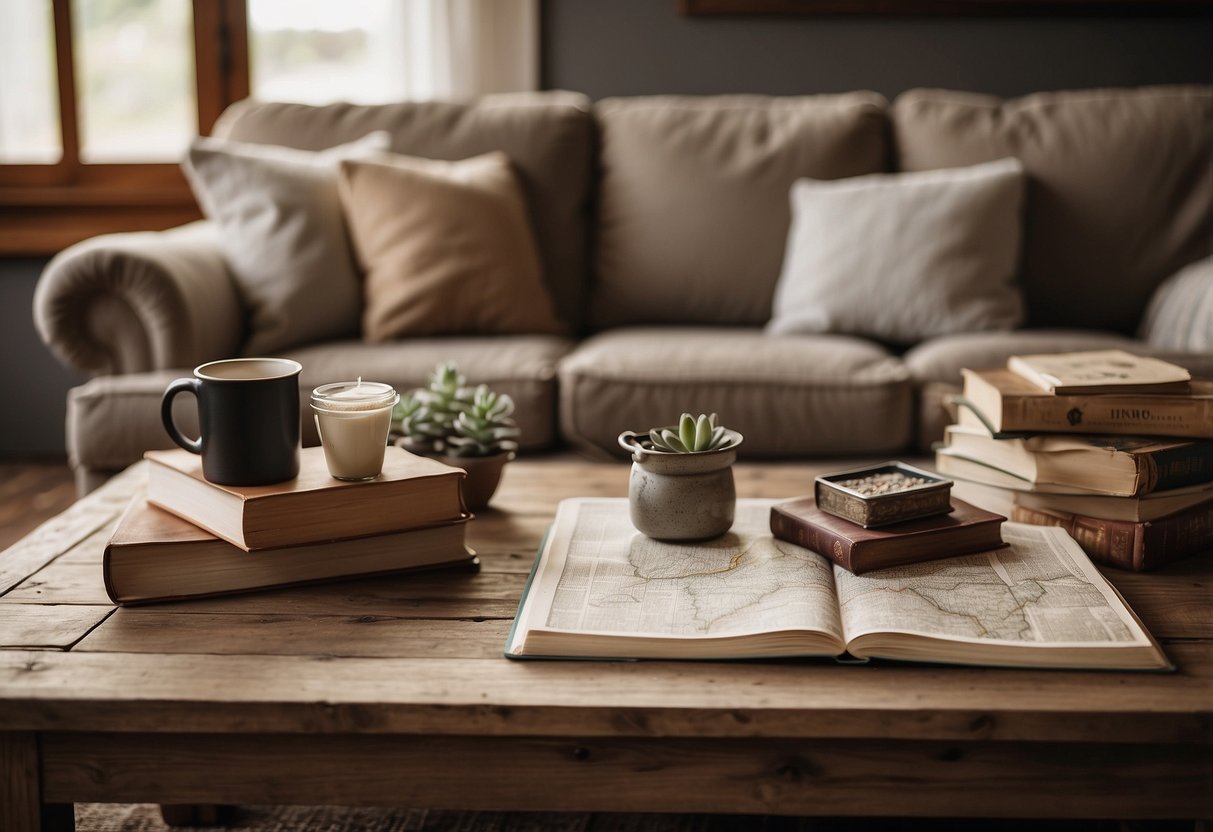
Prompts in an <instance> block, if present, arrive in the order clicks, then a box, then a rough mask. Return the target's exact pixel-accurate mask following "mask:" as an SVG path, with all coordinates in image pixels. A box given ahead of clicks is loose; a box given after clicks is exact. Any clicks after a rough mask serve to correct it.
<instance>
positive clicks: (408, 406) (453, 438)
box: [392, 363, 519, 457]
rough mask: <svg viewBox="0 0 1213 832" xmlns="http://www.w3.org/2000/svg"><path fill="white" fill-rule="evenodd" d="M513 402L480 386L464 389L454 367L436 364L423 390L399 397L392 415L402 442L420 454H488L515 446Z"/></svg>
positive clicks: (505, 396) (515, 427)
mask: <svg viewBox="0 0 1213 832" xmlns="http://www.w3.org/2000/svg"><path fill="white" fill-rule="evenodd" d="M513 412H514V402H513V400H512V399H511V398H510V397H509V396H507V395H504V394H497V393H494V392H493V391H492V390H489V388H488V387H486V386H485V385H483V384H482V385H480V386H479V387H476V388H474V389H473V388H471V387H468V386H467V381H466V379H465V378H464V377H463V375H462V374H461V373H460V372H459V369H458V368H457V367H456V366H455V365H454V364H451V363H447V364H440V365H439V366H437V367H435V368H434V371H433V372H432V373H430V376H429V382H428V384H427V386H425V387H418V388H417V389H415V390H410V391H409V392H408V393H404V394H403V395H401V397H400V402H399V403H398V404H397V405H396V409H395V410H394V411H393V412H392V419H393V422H394V423H395V424H397V425H399V432H400V433H401V434H403V436H404V444H405V446H406V447H408V448H409V449H410V450H413V451H417V452H420V453H430V452H433V453H444V454H450V455H451V456H462V457H472V456H492V455H493V454H496V453H499V452H501V451H512V450H514V449H515V448H517V447H518V443H517V442H516V441H515V439H516V438H517V436H518V433H519V431H518V425H517V424H516V423H515V422H514V420H513V419H512V418H511V414H512V413H513Z"/></svg>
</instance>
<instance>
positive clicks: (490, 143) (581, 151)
mask: <svg viewBox="0 0 1213 832" xmlns="http://www.w3.org/2000/svg"><path fill="white" fill-rule="evenodd" d="M589 110H590V102H589V99H588V98H586V97H585V96H583V95H580V94H577V93H567V92H543V93H516V94H502V95H490V96H485V97H484V98H482V99H479V100H478V101H476V102H474V103H469V104H454V103H449V102H438V101H427V102H405V103H398V104H376V105H366V104H330V105H326V106H323V107H314V106H310V105H306V104H287V103H268V102H257V101H251V100H248V101H242V102H239V103H237V104H234V105H232V106H231V107H229V108H228V110H227V111H226V112H225V113H224V114H223V116H222V117H221V118H220V119H219V122H218V123H217V124H216V125H215V131H214V133H215V135H217V136H223V137H227V138H232V139H238V140H240V141H245V142H261V143H266V144H279V145H285V146H287V147H297V148H302V149H305V150H318V149H321V148H326V147H330V146H332V145H336V144H341V143H343V142H348V141H351V140H353V139H357V138H359V137H361V136H364V135H366V134H367V133H370V132H372V131H374V130H386V131H387V132H388V134H389V135H390V136H391V150H393V151H395V152H396V153H403V154H407V155H411V156H423V157H426V158H430V159H442V160H446V161H455V160H458V159H466V158H468V157H470V156H479V155H481V154H484V153H489V152H491V151H494V150H498V151H502V152H504V153H505V154H506V155H507V156H508V157H509V159H510V162H511V163H512V165H513V169H514V171H515V172H516V173H517V174H518V179H519V182H520V184H521V186H522V190H523V194H524V197H525V199H526V206H527V212H528V214H529V219H530V223H531V227H532V228H533V229H534V232H535V240H536V243H537V244H538V246H539V255H540V259H541V260H542V261H543V276H544V280H545V281H546V283H547V284H548V288H549V289H550V291H551V294H552V298H553V301H554V303H555V305H556V312H557V314H558V315H559V316H560V318H561V320H563V321H564V322H566V323H567V324H569V325H571V326H573V327H578V326H579V325H580V323H581V313H582V310H583V309H584V307H585V301H586V290H587V285H588V276H587V274H588V268H589V260H588V253H587V247H586V246H587V242H586V241H587V236H588V224H589V222H588V209H589V193H590V175H591V171H592V153H593V150H592V144H593V125H592V121H591V118H590V113H589Z"/></svg>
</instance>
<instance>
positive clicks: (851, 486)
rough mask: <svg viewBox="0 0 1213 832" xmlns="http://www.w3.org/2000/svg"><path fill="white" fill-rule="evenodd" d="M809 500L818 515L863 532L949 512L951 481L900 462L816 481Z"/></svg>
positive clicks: (841, 472)
mask: <svg viewBox="0 0 1213 832" xmlns="http://www.w3.org/2000/svg"><path fill="white" fill-rule="evenodd" d="M813 496H814V497H815V498H816V500H817V506H818V508H820V509H821V510H822V511H825V512H829V513H830V514H833V515H835V516H836V517H841V518H843V519H844V520H850V521H851V522H852V523H857V524H858V525H860V526H863V527H864V528H865V529H870V528H875V527H877V526H888V525H891V524H893V523H901V522H903V521H906V520H914V519H916V518H919V517H931V516H932V515H936V514H947V513H948V512H949V511H951V510H952V501H951V498H952V481H951V480H949V479H945V478H943V477H941V476H939V475H938V474H932V473H931V472H929V471H923V470H922V469H920V468H915V467H914V466H912V465H906V464H905V463H904V462H885V463H883V464H881V465H871V466H867V467H864V468H855V469H852V470H849V471H838V472H836V473H833V474H823V475H822V476H820V477H818V478H817V480H816V482H815V483H814V486H813Z"/></svg>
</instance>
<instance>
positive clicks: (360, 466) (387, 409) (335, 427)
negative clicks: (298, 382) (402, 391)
mask: <svg viewBox="0 0 1213 832" xmlns="http://www.w3.org/2000/svg"><path fill="white" fill-rule="evenodd" d="M399 400H400V396H399V395H398V394H397V393H396V391H395V390H394V389H393V388H392V386H391V385H390V384H380V383H379V382H376V381H363V380H362V378H361V377H359V379H358V380H357V381H339V382H335V383H333V384H325V385H322V386H320V387H317V388H316V389H315V390H313V391H312V410H313V411H314V412H315V414H316V429H317V430H318V431H319V432H320V444H321V446H322V447H323V448H324V461H325V463H327V465H328V469H329V473H330V474H332V475H333V476H334V477H336V478H337V479H339V480H355V481H357V480H370V479H374V478H375V477H377V476H379V474H380V472H382V471H383V452H384V448H385V447H386V446H387V437H388V431H389V430H390V429H391V426H392V408H393V407H395V406H396V402H397V401H399Z"/></svg>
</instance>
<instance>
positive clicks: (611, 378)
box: [560, 328, 912, 458]
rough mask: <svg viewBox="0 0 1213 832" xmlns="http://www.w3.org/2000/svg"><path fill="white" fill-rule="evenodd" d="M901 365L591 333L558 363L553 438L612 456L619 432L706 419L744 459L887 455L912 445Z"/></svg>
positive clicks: (752, 339) (828, 339) (694, 331)
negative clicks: (685, 415) (728, 433)
mask: <svg viewBox="0 0 1213 832" xmlns="http://www.w3.org/2000/svg"><path fill="white" fill-rule="evenodd" d="M908 378H909V377H908V373H907V372H906V370H905V368H904V367H903V366H902V364H901V362H900V361H899V360H898V359H897V358H894V357H893V356H891V355H889V354H888V353H887V352H886V351H885V350H884V349H882V348H881V347H879V346H877V345H876V344H874V343H872V342H869V341H864V340H861V339H858V338H851V337H847V336H839V335H798V336H793V335H789V336H783V337H771V336H767V335H764V334H763V333H762V332H761V331H760V330H753V329H720V328H711V329H708V328H686V329H674V328H629V329H617V330H611V331H608V332H603V333H600V334H598V335H596V336H594V337H592V338H590V339H588V340H586V341H585V342H583V343H582V344H581V345H580V346H579V347H578V348H577V349H576V350H574V351H573V352H572V353H571V354H570V355H568V356H567V357H566V358H565V359H564V360H563V361H561V363H560V428H561V432H562V434H563V435H564V437H565V438H566V439H567V440H568V441H570V442H572V443H573V444H575V445H577V446H579V447H580V448H582V449H584V450H592V449H597V450H599V451H606V452H609V453H612V454H616V455H622V453H623V452H622V451H621V449H620V448H619V446H618V445H617V444H616V439H617V437H618V435H619V433H620V432H622V431H624V430H636V431H640V430H647V429H648V428H650V427H654V426H656V425H665V424H670V423H672V422H674V421H676V420H677V418H678V416H679V414H681V413H682V412H683V411H692V412H695V413H710V412H715V413H718V414H719V415H720V418H721V421H722V422H723V423H724V424H725V425H727V426H728V427H731V428H734V429H736V430H738V431H740V432H741V433H742V434H744V435H745V444H744V445H743V446H742V449H741V453H742V456H743V457H750V458H757V457H766V458H772V457H773V458H779V457H802V456H810V455H812V456H828V455H838V454H850V453H861V452H862V453H876V454H878V453H885V452H892V451H896V450H898V449H900V448H902V447H903V446H905V445H906V444H907V443H908V441H909V440H910V436H911V411H912V401H911V388H910V384H909V380H908Z"/></svg>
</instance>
